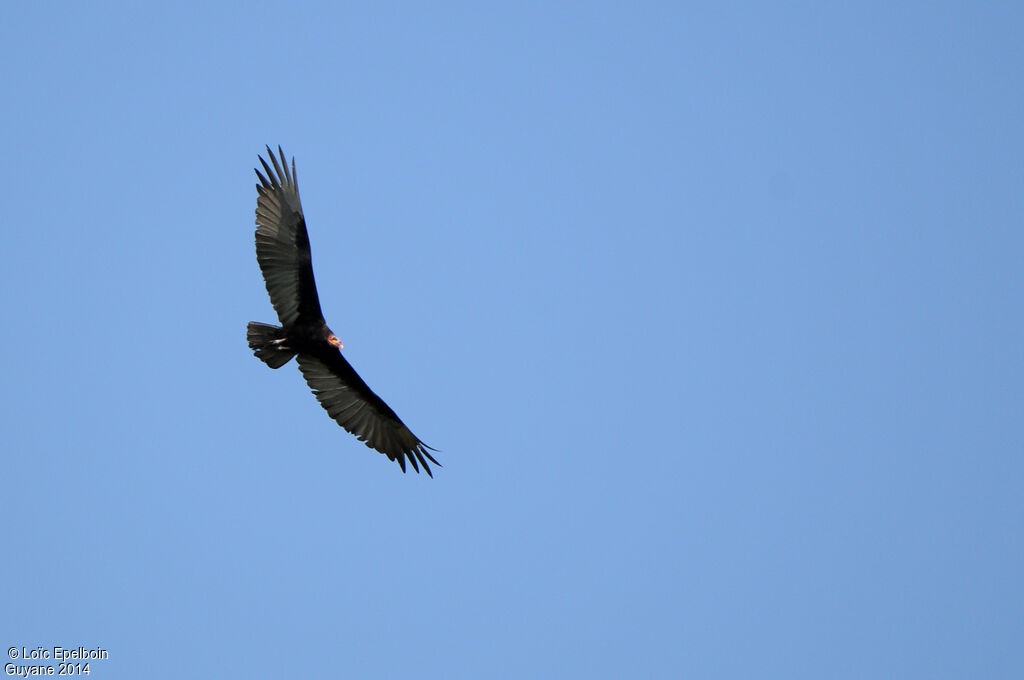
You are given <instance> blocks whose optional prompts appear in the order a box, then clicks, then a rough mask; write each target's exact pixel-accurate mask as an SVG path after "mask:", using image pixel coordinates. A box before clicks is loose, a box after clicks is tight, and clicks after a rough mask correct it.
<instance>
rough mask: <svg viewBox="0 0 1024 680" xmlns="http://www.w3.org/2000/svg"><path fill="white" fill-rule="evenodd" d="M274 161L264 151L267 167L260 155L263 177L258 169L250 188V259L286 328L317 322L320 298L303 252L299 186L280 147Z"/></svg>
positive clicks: (309, 261) (306, 242) (304, 240)
mask: <svg viewBox="0 0 1024 680" xmlns="http://www.w3.org/2000/svg"><path fill="white" fill-rule="evenodd" d="M277 151H278V153H279V154H280V156H281V161H280V163H278V159H277V157H275V156H274V152H273V151H272V150H271V149H270V147H269V146H268V147H267V153H268V154H270V161H271V163H273V165H274V167H273V168H271V167H270V166H269V165H267V162H266V161H265V160H263V157H262V156H261V157H260V163H262V164H263V169H264V170H265V171H266V175H264V174H263V173H261V172H260V171H259V170H257V171H256V176H257V177H259V178H260V184H257V185H256V191H257V193H258V194H259V197H258V198H257V201H256V225H257V229H256V260H257V261H258V262H259V264H260V270H261V271H262V272H263V280H264V282H265V283H266V284H267V293H269V294H270V302H271V303H272V304H273V305H274V309H275V310H276V311H277V317H278V318H279V319H280V320H281V325H282V326H290V325H292V324H293V323H295V321H296V319H298V318H299V317H300V316H302V317H304V318H309V319H317V318H323V314H322V312H321V311H320V298H319V296H318V295H317V292H316V281H315V280H314V278H313V264H312V258H311V256H310V252H309V234H308V233H307V232H306V219H305V217H303V215H302V202H301V201H300V200H299V187H298V184H297V183H296V177H295V160H294V159H292V166H291V171H290V172H289V168H288V163H287V162H286V161H285V158H284V152H283V151H281V147H278V149H277Z"/></svg>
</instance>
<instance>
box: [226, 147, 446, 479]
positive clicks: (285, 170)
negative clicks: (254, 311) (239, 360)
mask: <svg viewBox="0 0 1024 680" xmlns="http://www.w3.org/2000/svg"><path fill="white" fill-rule="evenodd" d="M277 152H278V156H275V155H274V152H273V151H272V150H271V148H270V147H269V146H268V147H267V154H268V155H269V156H270V164H268V163H267V161H265V160H264V159H263V157H262V156H260V157H259V160H260V164H261V165H262V166H263V172H260V171H259V169H256V176H257V177H258V178H259V182H260V183H259V184H257V185H256V193H257V194H258V196H257V199H256V260H257V262H259V265H260V271H261V272H262V273H263V280H264V282H265V283H266V285H267V293H268V294H269V295H270V302H271V304H272V305H273V306H274V310H275V311H276V312H277V318H278V320H279V321H280V322H281V325H280V326H275V325H271V324H266V323H258V322H255V321H252V322H250V323H249V325H248V328H247V333H246V339H247V340H248V342H249V347H250V348H251V349H252V350H253V353H254V354H255V355H256V356H257V357H258V358H259V359H260V360H261V361H262V362H263V363H265V364H266V365H267V366H270V368H280V367H281V366H284V365H285V364H286V363H288V362H289V361H290V360H291V359H292V357H295V360H296V362H297V363H298V365H299V371H301V372H302V377H304V378H305V379H306V383H308V384H309V387H310V389H312V390H313V394H314V395H316V398H317V401H319V402H320V405H321V406H323V407H324V409H325V410H326V411H327V413H328V415H330V416H331V418H333V419H334V420H335V421H336V422H337V423H338V425H341V426H342V427H343V428H345V429H346V430H348V431H349V432H350V433H352V434H353V435H355V436H356V437H357V438H358V439H359V441H361V442H364V443H365V444H366V445H367V446H369V447H370V448H371V449H375V450H377V451H379V452H381V453H383V454H384V455H385V456H387V457H388V458H389V459H390V460H394V461H398V465H399V467H401V468H402V472H405V462H406V460H407V459H408V461H409V463H410V464H412V467H413V469H414V470H416V472H419V471H420V466H422V467H423V470H424V471H425V472H426V473H427V474H428V475H430V476H431V477H433V476H434V475H433V473H432V472H431V471H430V465H428V464H427V461H430V462H431V463H434V464H435V465H437V466H440V465H441V464H440V463H438V462H437V461H436V460H434V457H433V456H431V455H430V453H429V451H436V449H433V448H431V447H429V446H427V445H426V444H424V443H423V442H422V441H420V439H419V438H418V437H417V436H416V435H414V434H413V433H412V431H411V430H410V429H409V428H408V427H407V426H406V425H405V423H403V422H402V419H401V418H399V417H398V415H397V414H396V413H395V412H394V411H392V410H391V407H389V406H388V405H387V404H386V403H384V400H383V399H381V398H380V397H378V396H377V395H376V394H375V393H374V391H373V390H371V389H370V388H369V386H367V384H366V383H365V382H363V379H362V378H360V377H359V374H358V373H356V372H355V369H353V368H352V366H351V365H350V364H349V363H348V361H346V360H345V357H344V356H343V355H342V353H341V349H342V347H343V345H342V343H341V340H339V339H338V336H337V335H335V334H334V332H333V331H331V329H330V328H329V327H328V326H327V322H326V321H325V320H324V315H323V312H321V311H320V298H319V296H318V295H317V291H316V281H315V280H314V279H313V264H312V259H311V256H310V251H309V234H308V233H307V232H306V220H305V218H304V217H303V215H302V202H301V201H300V200H299V187H298V184H297V183H296V176H295V159H294V158H292V162H291V167H290V168H289V166H288V163H287V161H286V160H285V156H284V152H283V151H282V150H281V147H280V146H279V147H277ZM279 159H280V160H279ZM271 165H272V166H273V167H271ZM428 450H429V451H428Z"/></svg>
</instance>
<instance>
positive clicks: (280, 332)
mask: <svg viewBox="0 0 1024 680" xmlns="http://www.w3.org/2000/svg"><path fill="white" fill-rule="evenodd" d="M245 337H246V340H248V341H249V347H250V348H251V349H253V350H254V352H253V353H254V354H255V355H256V356H257V357H258V358H259V360H260V361H262V362H264V363H265V364H266V365H267V366H270V367H271V368H281V367H282V366H284V365H285V364H287V363H288V362H289V361H290V360H291V358H292V357H293V356H295V352H293V351H291V350H290V349H287V348H284V347H282V346H281V345H280V344H279V343H277V342H276V341H278V340H282V339H284V329H283V328H281V327H280V326H271V325H270V324H267V323H257V322H255V321H250V322H249V326H248V327H247V329H246V333H245Z"/></svg>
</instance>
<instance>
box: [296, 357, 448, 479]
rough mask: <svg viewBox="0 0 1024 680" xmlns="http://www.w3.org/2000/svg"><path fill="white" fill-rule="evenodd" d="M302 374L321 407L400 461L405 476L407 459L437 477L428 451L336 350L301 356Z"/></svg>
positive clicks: (364, 439)
mask: <svg viewBox="0 0 1024 680" xmlns="http://www.w3.org/2000/svg"><path fill="white" fill-rule="evenodd" d="M298 362H299V370H301V371H302V375H303V377H304V378H305V379H306V382H307V383H308V384H309V386H310V388H312V390H313V394H315V395H316V398H317V400H318V401H319V402H320V405H321V406H323V407H324V409H326V410H327V413H328V414H329V415H330V416H331V418H334V420H336V421H337V423H338V424H339V425H341V426H342V427H343V428H345V429H346V430H348V431H349V432H351V433H352V434H354V435H355V436H356V437H357V438H358V439H359V441H361V442H365V443H366V445H367V446H369V447H370V448H371V449H376V450H377V451H380V452H381V453H383V454H384V455H385V456H387V457H388V458H389V459H391V460H397V461H398V464H399V466H401V468H402V472H405V459H406V458H407V457H408V459H409V462H410V463H412V467H413V469H414V470H416V472H419V471H420V468H419V466H420V465H422V466H423V470H424V471H425V472H426V473H427V474H428V475H430V476H431V477H433V476H434V475H433V473H431V471H430V466H429V465H427V461H428V460H429V461H430V462H431V463H434V464H435V465H438V466H440V465H441V464H440V463H438V462H437V461H436V460H434V457H433V456H431V455H430V454H429V453H428V452H427V449H428V448H430V447H429V446H427V445H426V444H424V443H423V442H421V441H420V440H419V439H418V438H417V437H416V435H414V434H413V433H412V432H411V431H410V430H409V428H408V427H406V426H405V423H403V422H402V421H401V419H400V418H399V417H398V416H397V415H395V412H394V411H392V410H391V408H390V407H389V406H388V405H387V404H385V403H384V400H383V399H381V398H380V397H378V396H377V395H376V394H374V393H373V390H371V389H370V388H369V387H368V386H367V384H366V383H365V382H363V379H362V378H360V377H359V374H358V373H356V371H355V369H354V368H352V366H351V365H350V364H349V363H348V361H346V360H345V357H343V356H342V355H341V352H339V351H338V350H337V349H335V348H334V347H330V346H328V347H326V348H325V349H323V350H322V351H319V352H316V353H314V354H310V353H302V354H299V355H298Z"/></svg>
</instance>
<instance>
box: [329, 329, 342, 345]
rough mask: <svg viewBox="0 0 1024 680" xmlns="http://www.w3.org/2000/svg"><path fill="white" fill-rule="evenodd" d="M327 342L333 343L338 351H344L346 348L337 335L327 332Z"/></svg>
mask: <svg viewBox="0 0 1024 680" xmlns="http://www.w3.org/2000/svg"><path fill="white" fill-rule="evenodd" d="M327 342H329V343H331V344H332V345H334V346H335V347H337V348H338V349H343V348H344V347H345V345H344V343H342V341H341V338H339V337H338V336H337V335H335V334H334V333H332V332H330V331H327Z"/></svg>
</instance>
